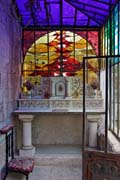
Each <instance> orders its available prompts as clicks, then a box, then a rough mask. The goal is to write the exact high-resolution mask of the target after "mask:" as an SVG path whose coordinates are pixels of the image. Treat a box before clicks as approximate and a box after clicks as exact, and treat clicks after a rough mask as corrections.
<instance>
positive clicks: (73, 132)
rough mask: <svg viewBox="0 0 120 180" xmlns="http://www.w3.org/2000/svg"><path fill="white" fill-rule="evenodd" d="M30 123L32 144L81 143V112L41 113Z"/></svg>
mask: <svg viewBox="0 0 120 180" xmlns="http://www.w3.org/2000/svg"><path fill="white" fill-rule="evenodd" d="M32 123H33V125H32V132H33V135H32V141H33V144H34V145H35V146H36V145H41V144H72V145H76V144H80V145H81V144H82V114H80V113H41V114H39V115H38V116H36V117H35V119H34V120H33V122H32Z"/></svg>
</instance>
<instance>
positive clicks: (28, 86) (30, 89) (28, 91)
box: [24, 81, 33, 99]
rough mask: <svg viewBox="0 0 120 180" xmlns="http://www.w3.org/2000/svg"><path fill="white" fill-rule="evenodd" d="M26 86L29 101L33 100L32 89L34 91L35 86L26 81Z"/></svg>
mask: <svg viewBox="0 0 120 180" xmlns="http://www.w3.org/2000/svg"><path fill="white" fill-rule="evenodd" d="M24 86H25V87H26V88H27V96H28V98H29V99H31V97H32V89H33V85H32V83H31V82H30V81H26V82H25V83H24Z"/></svg>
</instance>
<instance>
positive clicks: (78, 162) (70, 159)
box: [35, 154, 82, 166]
mask: <svg viewBox="0 0 120 180" xmlns="http://www.w3.org/2000/svg"><path fill="white" fill-rule="evenodd" d="M35 165H36V166H44V165H47V166H48V165H49V166H50V165H51V166H52V165H62V166H63V165H65V166H82V157H81V155H80V154H76V155H75V154H74V155H68V154H64V155H63V154H41V155H35Z"/></svg>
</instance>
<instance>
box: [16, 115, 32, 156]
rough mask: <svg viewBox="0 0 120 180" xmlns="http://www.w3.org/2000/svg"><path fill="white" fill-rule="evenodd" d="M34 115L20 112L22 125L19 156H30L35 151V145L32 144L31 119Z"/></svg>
mask: <svg viewBox="0 0 120 180" xmlns="http://www.w3.org/2000/svg"><path fill="white" fill-rule="evenodd" d="M33 118H34V115H30V114H29V115H26V114H20V115H19V119H20V120H21V122H22V125H23V132H22V149H20V155H21V156H32V155H34V153H35V147H33V145H32V120H33Z"/></svg>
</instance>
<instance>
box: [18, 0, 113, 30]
mask: <svg viewBox="0 0 120 180" xmlns="http://www.w3.org/2000/svg"><path fill="white" fill-rule="evenodd" d="M15 1H16V5H17V9H18V14H19V18H20V20H21V22H22V25H23V27H29V26H38V27H42V26H43V27H44V26H45V27H54V26H55V27H62V26H63V27H64V26H70V27H85V26H86V27H101V26H103V25H105V23H106V20H107V18H108V16H109V15H110V11H111V9H112V8H113V6H114V5H115V3H116V0H99V1H98V0H15Z"/></svg>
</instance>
